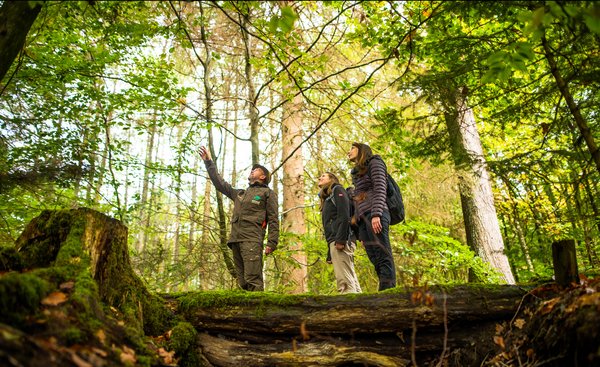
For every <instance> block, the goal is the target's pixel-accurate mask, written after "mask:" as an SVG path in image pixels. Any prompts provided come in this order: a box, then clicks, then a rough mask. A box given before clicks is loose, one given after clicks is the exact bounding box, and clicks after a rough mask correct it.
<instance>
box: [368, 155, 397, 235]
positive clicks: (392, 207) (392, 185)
mask: <svg viewBox="0 0 600 367" xmlns="http://www.w3.org/2000/svg"><path fill="white" fill-rule="evenodd" d="M377 157H379V156H377ZM380 159H381V158H380ZM369 163H370V162H369ZM369 168H370V167H369ZM386 174H387V195H386V204H387V207H388V210H389V211H390V225H394V224H398V223H402V222H404V219H405V214H404V201H403V200H402V193H401V192H400V187H398V184H397V183H396V180H394V178H393V177H392V176H390V174H389V173H387V166H386ZM370 175H371V172H370V171H369V176H370Z"/></svg>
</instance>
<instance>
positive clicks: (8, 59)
mask: <svg viewBox="0 0 600 367" xmlns="http://www.w3.org/2000/svg"><path fill="white" fill-rule="evenodd" d="M41 9H42V5H41V4H33V2H29V1H14V0H6V1H4V2H3V4H2V6H1V7H0V81H2V79H4V75H6V72H7V71H8V69H9V68H10V66H11V65H12V63H13V61H14V60H15V58H16V57H17V55H18V54H19V52H20V51H21V49H22V48H23V46H24V45H25V39H26V38H27V34H28V33H29V29H30V28H31V25H32V24H33V22H34V21H35V19H36V18H37V16H38V14H39V13H40V10H41Z"/></svg>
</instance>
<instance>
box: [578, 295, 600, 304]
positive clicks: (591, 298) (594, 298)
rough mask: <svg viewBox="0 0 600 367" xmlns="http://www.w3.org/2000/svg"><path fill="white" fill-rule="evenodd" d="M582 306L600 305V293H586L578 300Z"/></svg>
mask: <svg viewBox="0 0 600 367" xmlns="http://www.w3.org/2000/svg"><path fill="white" fill-rule="evenodd" d="M577 303H579V304H580V305H581V306H596V305H600V293H592V294H584V295H583V296H581V297H579V299H578V300H577Z"/></svg>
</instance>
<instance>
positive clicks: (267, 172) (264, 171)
mask: <svg viewBox="0 0 600 367" xmlns="http://www.w3.org/2000/svg"><path fill="white" fill-rule="evenodd" d="M256 168H260V169H261V171H263V173H264V174H265V176H266V177H265V184H267V185H268V184H269V182H271V173H270V172H269V170H268V169H267V168H266V167H265V166H261V165H260V164H255V165H253V166H252V169H256Z"/></svg>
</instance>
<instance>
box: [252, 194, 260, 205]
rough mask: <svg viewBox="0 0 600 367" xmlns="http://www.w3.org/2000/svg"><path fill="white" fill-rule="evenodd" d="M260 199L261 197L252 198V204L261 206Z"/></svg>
mask: <svg viewBox="0 0 600 367" xmlns="http://www.w3.org/2000/svg"><path fill="white" fill-rule="evenodd" d="M260 199H261V197H260V196H259V195H256V196H254V197H253V198H252V203H253V204H260Z"/></svg>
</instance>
